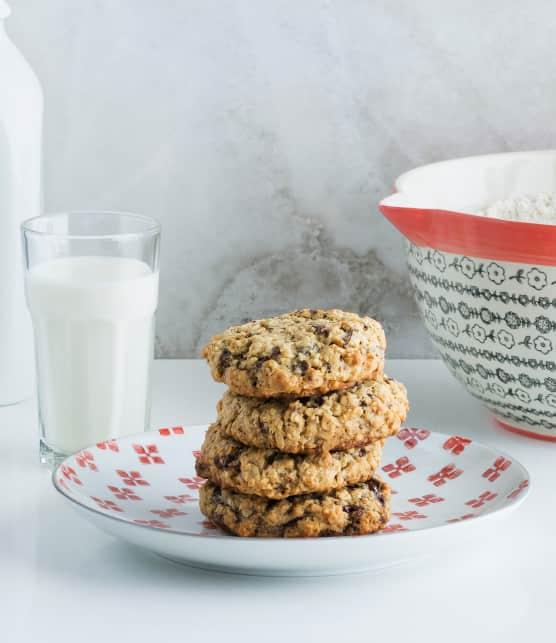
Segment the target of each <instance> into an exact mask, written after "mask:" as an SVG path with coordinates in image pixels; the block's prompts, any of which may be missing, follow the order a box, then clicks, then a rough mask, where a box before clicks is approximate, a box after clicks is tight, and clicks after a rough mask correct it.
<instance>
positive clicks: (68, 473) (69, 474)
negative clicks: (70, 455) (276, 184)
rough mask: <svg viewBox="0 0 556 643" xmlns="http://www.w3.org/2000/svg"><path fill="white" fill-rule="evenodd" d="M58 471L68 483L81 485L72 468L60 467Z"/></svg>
mask: <svg viewBox="0 0 556 643" xmlns="http://www.w3.org/2000/svg"><path fill="white" fill-rule="evenodd" d="M60 471H61V472H62V475H63V476H64V477H65V478H67V479H68V480H69V481H70V482H73V483H74V484H78V485H82V484H83V483H82V482H81V480H80V478H79V476H78V475H77V473H76V472H75V469H74V468H73V467H69V466H68V465H62V467H61V468H60Z"/></svg>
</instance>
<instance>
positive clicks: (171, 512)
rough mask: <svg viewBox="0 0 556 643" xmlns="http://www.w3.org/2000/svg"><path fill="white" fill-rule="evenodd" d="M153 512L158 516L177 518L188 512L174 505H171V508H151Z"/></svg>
mask: <svg viewBox="0 0 556 643" xmlns="http://www.w3.org/2000/svg"><path fill="white" fill-rule="evenodd" d="M151 513H152V514H156V515H157V516H160V517H161V518H175V517H176V516H185V515H186V513H185V511H179V510H178V509H175V508H174V507H170V508H169V509H151Z"/></svg>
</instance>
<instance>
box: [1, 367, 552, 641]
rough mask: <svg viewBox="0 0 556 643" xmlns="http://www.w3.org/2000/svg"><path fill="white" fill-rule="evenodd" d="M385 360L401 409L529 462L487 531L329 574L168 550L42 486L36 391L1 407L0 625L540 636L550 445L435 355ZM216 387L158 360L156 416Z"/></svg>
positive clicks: (405, 636) (237, 637) (265, 635)
mask: <svg viewBox="0 0 556 643" xmlns="http://www.w3.org/2000/svg"><path fill="white" fill-rule="evenodd" d="M388 372H389V374H391V375H393V376H395V377H397V378H399V379H400V380H402V381H403V382H404V383H405V384H406V385H407V388H408V390H409V394H410V399H411V402H412V409H411V415H410V417H409V420H408V423H409V424H411V425H413V426H425V427H427V428H428V429H432V430H439V431H443V432H448V433H457V434H459V435H467V436H470V437H472V438H476V439H478V440H480V441H482V442H484V443H487V444H491V445H497V446H499V447H500V448H502V449H503V450H505V451H508V452H509V453H511V454H513V455H514V457H516V458H518V459H519V460H521V462H522V463H523V464H524V465H525V466H526V467H527V468H528V469H529V471H530V472H531V474H532V490H531V491H532V493H531V494H530V496H529V498H528V500H527V502H526V503H524V505H523V506H522V507H520V509H519V510H518V511H516V512H515V513H513V514H512V515H511V516H510V517H509V518H508V519H507V520H505V521H502V522H501V523H500V533H499V535H498V537H497V538H496V539H495V540H494V541H487V542H482V541H481V539H477V541H476V542H475V543H474V545H472V546H470V547H468V548H466V549H464V550H461V551H453V552H450V553H448V554H443V555H442V556H438V557H436V558H432V559H429V560H426V561H422V562H418V563H414V564H412V565H409V566H404V567H399V568H396V569H390V570H386V571H381V572H379V573H375V574H364V575H357V576H340V577H327V578H305V579H287V578H286V579H278V578H257V577H249V576H237V575H231V574H219V573H215V572H203V571H200V570H194V569H190V568H187V567H185V566H180V565H177V564H173V563H170V562H166V561H165V560H162V559H159V558H157V557H155V556H154V555H151V554H148V553H144V552H142V551H139V550H136V549H133V548H132V547H130V546H128V545H126V544H125V543H123V542H119V541H117V540H115V539H113V538H111V537H110V536H107V535H105V534H104V533H102V532H101V531H98V530H96V529H95V528H94V527H93V526H92V525H90V524H88V523H87V522H85V521H83V520H82V519H81V518H80V517H79V516H78V515H77V514H76V513H75V512H74V511H73V510H72V508H71V507H69V506H68V505H67V503H65V502H64V500H63V498H62V497H61V496H59V495H58V494H57V493H56V492H55V491H54V490H53V488H52V487H51V484H50V473H49V472H48V471H47V470H46V469H44V468H41V467H40V466H39V464H38V462H37V447H38V444H37V426H36V417H35V406H34V403H33V402H26V403H24V404H20V405H16V406H11V407H6V408H2V409H0V486H1V495H0V640H1V641H6V643H14V642H15V643H19V642H20V641H24V642H28V641H29V642H33V643H39V642H40V643H43V642H44V643H47V642H49V641H58V642H65V641H71V642H72V643H74V642H75V643H88V642H89V641H91V642H92V641H95V642H96V643H98V642H99V641H103V642H107V643H111V642H120V641H131V642H132V643H141V642H143V641H153V640H156V641H167V642H170V643H172V642H173V641H178V640H179V641H189V640H193V639H192V638H191V637H193V636H195V635H198V636H199V638H198V639H197V640H199V641H203V643H205V642H207V641H219V642H224V643H227V642H230V641H242V643H246V642H248V641H258V642H260V641H264V642H265V643H266V642H271V641H281V642H282V643H283V642H284V641H287V642H290V643H293V642H295V641H317V640H318V641H319V642H321V641H322V642H325V641H335V642H340V641H341V642H344V641H348V640H353V641H364V640H369V641H380V640H382V641H388V642H389V643H391V642H396V641H427V643H435V642H436V641H442V642H443V643H446V641H449V642H450V643H454V642H459V641H466V642H467V641H470V640H471V641H483V640H485V641H486V640H487V638H488V640H490V641H504V642H505V643H510V642H513V641H516V642H517V641H520V643H522V642H523V641H532V640H536V637H539V640H540V638H541V637H542V638H543V640H551V638H552V637H553V636H554V635H553V624H552V621H553V613H554V608H555V607H556V598H555V596H556V592H555V588H554V584H555V583H556V557H555V555H554V549H555V545H554V533H555V530H556V511H555V501H554V477H555V473H554V469H555V463H556V458H555V455H556V445H553V444H549V443H546V442H540V441H537V440H531V439H527V438H522V437H520V436H516V435H513V434H510V433H507V432H505V431H502V430H500V429H496V428H494V427H493V426H492V424H491V422H490V420H489V418H488V416H487V413H486V412H485V411H484V410H483V408H482V407H481V406H480V405H479V404H478V403H477V402H476V401H474V400H473V399H472V398H470V397H469V396H468V395H467V394H466V393H465V392H464V391H463V389H461V388H460V386H459V385H458V384H457V383H456V382H455V381H454V380H453V379H452V378H451V377H450V376H449V375H448V373H447V371H446V369H445V367H444V366H443V364H442V363H441V362H437V361H424V360H395V361H391V362H390V364H389V366H388ZM221 391H222V387H221V386H219V385H217V384H214V383H213V382H212V381H211V380H210V377H209V373H208V369H207V367H206V366H205V365H204V363H202V362H200V361H190V360H174V361H158V362H157V363H156V366H155V377H154V392H153V404H154V406H153V427H160V426H174V425H178V424H184V425H186V424H188V423H189V424H200V423H205V422H209V421H210V420H211V419H212V418H213V417H214V405H215V403H216V400H217V399H218V397H219V395H220V393H221ZM477 529H481V524H480V521H478V522H477ZM201 637H202V638H201Z"/></svg>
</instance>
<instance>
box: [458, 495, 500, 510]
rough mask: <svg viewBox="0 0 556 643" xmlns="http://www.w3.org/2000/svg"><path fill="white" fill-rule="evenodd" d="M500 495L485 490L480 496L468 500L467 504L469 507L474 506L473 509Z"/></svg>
mask: <svg viewBox="0 0 556 643" xmlns="http://www.w3.org/2000/svg"><path fill="white" fill-rule="evenodd" d="M497 496H498V494H497V493H493V492H492V491H483V493H482V494H480V496H479V497H478V498H472V499H471V500H468V501H467V502H466V503H465V504H466V505H468V506H469V507H473V509H478V508H479V507H482V506H483V505H484V504H485V503H486V502H490V501H491V500H494V499H495V498H496V497H497Z"/></svg>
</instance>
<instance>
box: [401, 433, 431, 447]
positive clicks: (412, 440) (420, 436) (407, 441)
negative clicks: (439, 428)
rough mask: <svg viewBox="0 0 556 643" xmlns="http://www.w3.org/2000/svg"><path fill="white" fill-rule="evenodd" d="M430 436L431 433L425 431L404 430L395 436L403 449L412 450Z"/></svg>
mask: <svg viewBox="0 0 556 643" xmlns="http://www.w3.org/2000/svg"><path fill="white" fill-rule="evenodd" d="M430 434H431V432H430V431H427V429H414V428H411V429H408V428H405V429H402V430H401V431H400V432H399V433H398V434H397V438H398V440H401V441H402V442H403V444H404V446H405V447H407V448H408V449H413V448H415V447H416V446H417V445H418V444H419V442H420V441H422V440H426V439H427V438H428V437H429V435H430Z"/></svg>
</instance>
